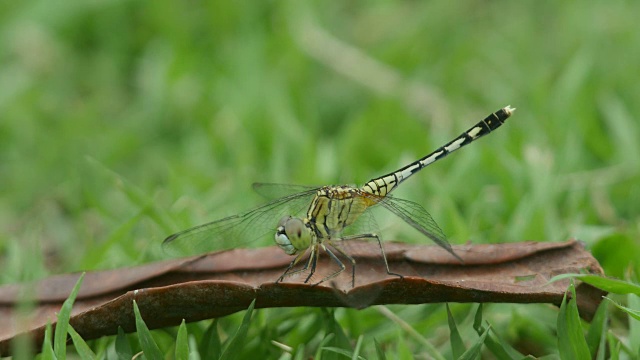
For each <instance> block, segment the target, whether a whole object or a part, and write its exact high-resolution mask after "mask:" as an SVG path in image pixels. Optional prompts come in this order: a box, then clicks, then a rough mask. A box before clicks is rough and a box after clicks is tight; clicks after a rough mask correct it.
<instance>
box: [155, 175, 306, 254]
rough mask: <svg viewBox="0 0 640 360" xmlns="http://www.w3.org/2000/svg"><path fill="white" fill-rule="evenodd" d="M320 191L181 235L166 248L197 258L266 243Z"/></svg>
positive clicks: (165, 244) (300, 194)
mask: <svg viewBox="0 0 640 360" xmlns="http://www.w3.org/2000/svg"><path fill="white" fill-rule="evenodd" d="M316 191H317V189H315V188H313V189H312V188H309V189H307V190H305V191H302V192H298V193H295V194H291V195H289V196H285V197H282V198H279V199H277V200H273V201H271V202H269V203H267V204H265V205H262V206H259V207H257V208H255V209H252V210H249V211H247V212H244V213H241V214H238V215H233V216H229V217H226V218H224V219H220V220H216V221H212V222H210V223H206V224H203V225H199V226H195V227H192V228H190V229H187V230H183V231H180V232H178V233H175V234H173V235H171V236H169V237H167V238H166V239H165V240H164V242H163V243H162V246H163V248H164V249H165V251H167V252H168V253H170V254H172V255H195V254H201V253H205V252H209V251H213V250H226V249H231V248H236V247H240V246H241V245H245V244H247V243H249V242H252V241H255V240H258V239H261V238H262V239H265V238H266V237H267V234H269V235H271V236H273V234H275V231H276V227H277V225H278V221H280V218H282V217H283V216H285V215H292V216H298V215H300V214H302V213H304V211H306V210H307V208H308V207H309V203H310V201H311V197H312V196H313V195H314V194H315V193H316Z"/></svg>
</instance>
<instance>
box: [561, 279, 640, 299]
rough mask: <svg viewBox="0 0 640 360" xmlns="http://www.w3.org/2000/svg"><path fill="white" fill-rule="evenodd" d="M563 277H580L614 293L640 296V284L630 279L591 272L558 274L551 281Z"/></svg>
mask: <svg viewBox="0 0 640 360" xmlns="http://www.w3.org/2000/svg"><path fill="white" fill-rule="evenodd" d="M563 279H578V280H580V281H583V282H586V283H587V284H589V285H593V286H595V287H597V288H598V289H602V290H604V291H607V292H610V293H614V294H636V295H638V296H640V285H638V284H634V283H632V282H629V281H624V280H619V279H613V278H606V277H602V276H597V275H590V274H561V275H556V276H554V277H553V278H551V280H549V283H552V282H554V281H558V280H563Z"/></svg>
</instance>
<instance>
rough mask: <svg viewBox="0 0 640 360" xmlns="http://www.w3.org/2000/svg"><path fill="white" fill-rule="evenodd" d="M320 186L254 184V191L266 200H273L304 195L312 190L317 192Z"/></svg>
mask: <svg viewBox="0 0 640 360" xmlns="http://www.w3.org/2000/svg"><path fill="white" fill-rule="evenodd" d="M318 188H319V186H306V185H292V184H276V183H253V190H254V191H255V192H257V193H258V194H260V195H261V196H262V197H264V198H265V199H269V200H273V199H280V198H283V197H287V196H290V195H295V194H298V193H304V192H307V191H310V190H313V191H316V190H318Z"/></svg>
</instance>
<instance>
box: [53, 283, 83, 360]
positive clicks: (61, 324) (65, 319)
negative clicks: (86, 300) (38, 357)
mask: <svg viewBox="0 0 640 360" xmlns="http://www.w3.org/2000/svg"><path fill="white" fill-rule="evenodd" d="M84 274H85V273H82V275H80V278H79V279H78V281H77V282H76V284H75V286H74V287H73V290H71V294H70V295H69V297H68V298H67V300H65V301H64V303H63V304H62V308H61V309H60V313H59V314H58V322H57V323H56V330H55V334H54V338H53V351H54V353H55V354H56V358H57V359H58V360H64V359H65V358H66V352H67V328H68V327H69V319H70V318H71V309H72V308H73V302H74V301H76V296H78V292H79V291H80V286H81V285H82V280H84Z"/></svg>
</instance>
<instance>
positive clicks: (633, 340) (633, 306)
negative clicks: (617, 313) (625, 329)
mask: <svg viewBox="0 0 640 360" xmlns="http://www.w3.org/2000/svg"><path fill="white" fill-rule="evenodd" d="M627 304H628V305H629V311H626V313H627V314H628V315H629V346H630V347H631V348H632V349H633V350H634V351H635V355H636V356H637V357H638V358H640V322H639V321H640V311H638V310H640V297H638V296H635V295H632V294H629V295H627ZM632 314H633V315H632ZM631 318H633V319H636V320H638V321H633V320H632V319H631Z"/></svg>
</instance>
